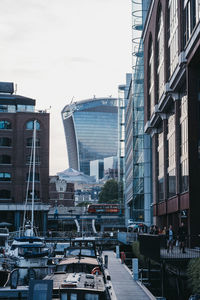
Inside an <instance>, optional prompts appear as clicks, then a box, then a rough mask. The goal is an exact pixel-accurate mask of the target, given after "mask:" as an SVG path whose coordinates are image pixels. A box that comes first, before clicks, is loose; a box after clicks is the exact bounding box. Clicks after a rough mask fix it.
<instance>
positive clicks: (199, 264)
mask: <svg viewBox="0 0 200 300" xmlns="http://www.w3.org/2000/svg"><path fill="white" fill-rule="evenodd" d="M187 275H188V285H189V288H190V289H191V291H192V293H194V294H200V258H195V259H191V260H190V262H189V264H188V268H187Z"/></svg>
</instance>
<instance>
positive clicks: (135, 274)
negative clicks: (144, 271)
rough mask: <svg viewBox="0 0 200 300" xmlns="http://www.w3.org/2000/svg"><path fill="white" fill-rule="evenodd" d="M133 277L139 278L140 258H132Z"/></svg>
mask: <svg viewBox="0 0 200 300" xmlns="http://www.w3.org/2000/svg"><path fill="white" fill-rule="evenodd" d="M132 269H133V279H134V280H138V258H133V259H132Z"/></svg>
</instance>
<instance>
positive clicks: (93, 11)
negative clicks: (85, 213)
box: [0, 0, 132, 175]
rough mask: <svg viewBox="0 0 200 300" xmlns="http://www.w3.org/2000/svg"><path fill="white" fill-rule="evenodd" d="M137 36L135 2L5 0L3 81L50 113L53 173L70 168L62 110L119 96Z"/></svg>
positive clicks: (0, 23)
mask: <svg viewBox="0 0 200 300" xmlns="http://www.w3.org/2000/svg"><path fill="white" fill-rule="evenodd" d="M131 35H132V33H131V0H0V81H9V82H14V83H15V84H16V85H17V94H18V95H22V96H27V97H30V98H33V99H36V109H39V110H40V109H46V110H47V111H48V112H49V113H50V175H55V174H56V173H57V172H59V171H63V170H64V169H66V168H67V167H68V159H67V150H66V142H65V135H64V128H63V124H62V119H61V110H62V109H63V108H64V106H65V105H67V104H69V103H70V102H71V100H72V99H73V101H79V100H84V99H89V98H93V96H94V95H95V97H96V98H98V97H108V96H110V95H112V97H117V94H118V91H117V88H118V85H119V84H124V83H125V77H126V73H129V72H131V60H132V57H131V47H132V45H131Z"/></svg>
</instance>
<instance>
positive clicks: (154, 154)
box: [151, 129, 158, 224]
mask: <svg viewBox="0 0 200 300" xmlns="http://www.w3.org/2000/svg"><path fill="white" fill-rule="evenodd" d="M157 137H158V134H157V129H154V130H152V133H151V138H152V189H153V217H154V222H153V223H154V224H155V223H156V222H155V218H156V216H157V206H156V205H157V202H158V158H157V147H158V141H157Z"/></svg>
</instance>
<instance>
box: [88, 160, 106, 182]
mask: <svg viewBox="0 0 200 300" xmlns="http://www.w3.org/2000/svg"><path fill="white" fill-rule="evenodd" d="M90 176H94V177H95V179H96V181H99V180H100V179H102V178H103V176H104V161H103V160H102V159H96V160H91V161H90Z"/></svg>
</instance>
